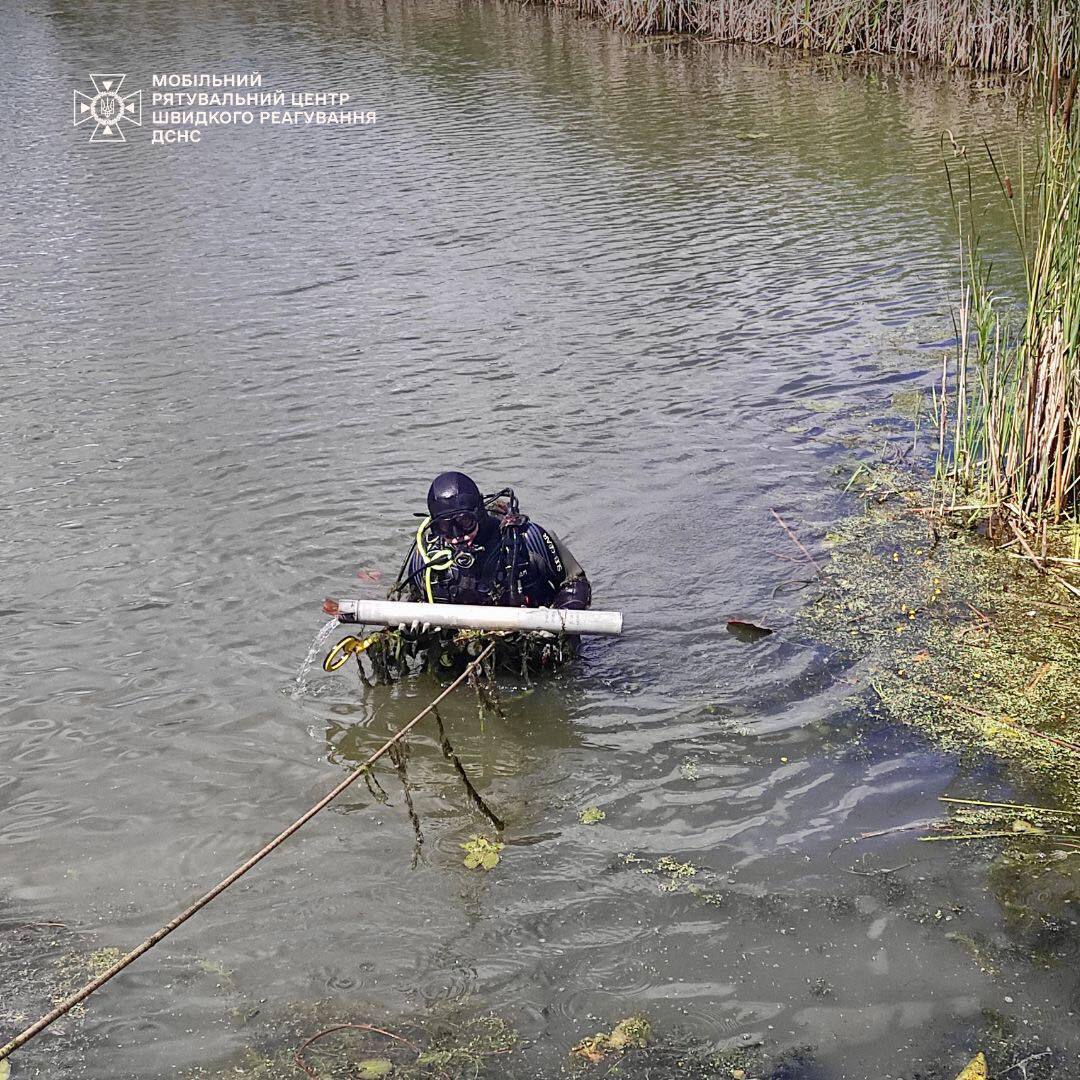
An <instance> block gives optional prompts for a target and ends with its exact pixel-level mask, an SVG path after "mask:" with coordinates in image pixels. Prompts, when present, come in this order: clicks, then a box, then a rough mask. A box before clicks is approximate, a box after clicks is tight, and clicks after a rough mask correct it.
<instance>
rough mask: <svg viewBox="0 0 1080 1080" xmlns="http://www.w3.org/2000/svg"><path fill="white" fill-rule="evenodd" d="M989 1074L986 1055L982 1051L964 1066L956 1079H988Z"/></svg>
mask: <svg viewBox="0 0 1080 1080" xmlns="http://www.w3.org/2000/svg"><path fill="white" fill-rule="evenodd" d="M987 1075H988V1074H987V1071H986V1055H985V1054H983V1053H982V1052H980V1053H978V1054H976V1055H975V1056H974V1057H973V1058H972V1059H971V1060H970V1061H969V1062H968V1063H967V1065H965V1066H964V1068H963V1069H962V1070H961V1072H960V1075H959V1076H957V1078H956V1080H986V1078H987Z"/></svg>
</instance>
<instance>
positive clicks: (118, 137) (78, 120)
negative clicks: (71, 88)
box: [72, 75, 142, 143]
mask: <svg viewBox="0 0 1080 1080" xmlns="http://www.w3.org/2000/svg"><path fill="white" fill-rule="evenodd" d="M126 78H127V76H126V75H91V76H90V81H91V82H92V83H93V84H94V94H93V96H90V95H88V94H83V93H81V92H80V91H78V90H76V91H75V92H74V97H73V99H72V105H73V116H72V119H73V122H74V125H75V127H80V126H81V125H83V124H85V123H88V122H90V121H92V122H93V124H94V130H93V131H92V132H91V133H90V141H91V142H92V143H97V142H111V143H122V142H127V139H125V138H124V131H123V127H122V125H123V124H125V123H130V124H134V125H135V126H136V127H142V91H141V90H135V91H133V92H132V93H130V94H121V93H120V87H121V86H122V85H123V83H124V79H126Z"/></svg>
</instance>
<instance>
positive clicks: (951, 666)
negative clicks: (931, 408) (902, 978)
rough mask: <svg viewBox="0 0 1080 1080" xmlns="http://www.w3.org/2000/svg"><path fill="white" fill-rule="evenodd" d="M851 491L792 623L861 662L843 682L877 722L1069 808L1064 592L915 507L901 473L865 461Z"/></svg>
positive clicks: (1079, 695) (1076, 778) (1076, 799)
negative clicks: (863, 693) (912, 733)
mask: <svg viewBox="0 0 1080 1080" xmlns="http://www.w3.org/2000/svg"><path fill="white" fill-rule="evenodd" d="M855 490H858V491H860V492H861V494H862V495H863V498H864V501H865V510H864V512H863V513H862V514H858V515H856V516H854V517H852V518H850V519H848V520H847V521H845V522H844V523H842V524H841V525H840V526H839V527H838V528H837V529H836V530H834V532H833V534H832V535H831V538H830V541H829V543H830V547H831V559H830V562H829V566H828V571H827V574H826V576H825V578H824V579H823V581H822V593H821V596H820V597H819V598H818V599H817V600H816V601H815V602H814V603H812V604H810V605H808V606H807V607H806V608H805V609H804V610H803V611H802V612H801V613H800V618H801V619H802V620H803V622H804V625H806V626H807V628H808V629H809V630H810V631H811V632H812V633H813V635H814V636H815V637H816V638H818V639H819V640H821V641H823V642H824V643H826V644H830V645H833V646H834V647H836V648H837V649H838V650H839V651H840V652H841V653H842V654H845V655H848V656H850V657H852V658H853V659H857V660H859V661H861V665H860V668H859V670H858V671H857V672H856V673H855V674H854V675H853V681H854V682H855V684H856V685H857V686H859V685H861V686H862V687H865V688H866V689H867V690H868V691H869V692H871V693H872V694H873V697H874V699H875V700H876V702H877V704H878V706H879V707H880V708H881V709H882V710H883V711H884V712H885V713H886V714H887V715H888V716H889V717H890V718H892V719H894V720H898V721H902V722H904V723H907V724H910V725H912V726H913V727H916V728H918V729H920V730H921V731H923V732H925V733H926V734H927V735H929V736H930V737H931V738H933V739H934V740H935V741H936V742H937V743H938V744H939V745H941V746H943V747H944V748H946V749H948V750H952V751H955V752H958V753H960V754H965V755H972V754H992V755H994V756H996V757H997V758H999V759H1001V760H1003V761H1005V762H1007V763H1009V764H1010V765H1012V766H1013V767H1015V768H1016V769H1017V770H1018V771H1019V772H1020V773H1022V774H1023V776H1024V777H1025V779H1026V780H1027V781H1029V782H1031V783H1033V784H1034V785H1036V786H1037V787H1038V788H1039V789H1041V790H1043V791H1045V793H1046V799H1045V804H1046V805H1047V806H1048V807H1056V808H1060V809H1070V808H1074V807H1076V806H1077V805H1080V752H1078V751H1077V749H1076V747H1077V746H1080V718H1078V717H1077V716H1076V714H1075V703H1076V701H1077V700H1080V626H1078V625H1077V623H1076V621H1075V618H1074V615H1073V610H1072V608H1071V606H1070V602H1069V597H1068V596H1067V595H1065V594H1063V593H1062V592H1061V591H1060V589H1059V587H1058V586H1057V585H1056V584H1055V583H1054V582H1053V581H1052V580H1049V579H1047V578H1045V577H1041V576H1040V575H1038V574H1037V573H1036V572H1035V570H1034V568H1033V567H1032V566H1031V565H1030V563H1029V562H1027V561H1025V560H1022V559H1014V558H1013V557H1012V553H1011V552H1009V551H1003V550H1001V549H1000V548H996V547H994V546H993V545H991V544H989V543H986V542H984V541H980V540H979V539H978V538H977V537H974V536H973V535H972V534H971V533H970V532H969V531H968V530H966V529H964V528H961V527H955V528H950V527H948V526H947V525H942V524H940V523H939V522H936V521H935V520H934V519H933V518H932V517H929V516H927V515H925V514H923V513H919V512H917V510H918V509H919V508H921V507H923V506H925V505H926V499H927V497H928V492H927V491H926V490H925V489H923V488H919V487H918V486H917V484H916V482H915V480H914V479H913V478H912V477H911V476H910V475H908V474H905V473H902V472H900V471H899V470H897V469H893V468H888V467H884V466H882V467H879V468H877V469H873V470H865V471H864V472H863V474H862V475H861V476H860V478H859V479H858V481H857V484H856V485H855ZM1058 831H1060V830H1058ZM1017 835H1018V836H1019V835H1020V834H1017ZM1017 842H1024V843H1028V844H1030V843H1032V842H1033V841H1032V840H1031V839H1027V838H1024V839H1023V840H1022V841H1017ZM1034 842H1040V838H1038V837H1036V838H1035V839H1034Z"/></svg>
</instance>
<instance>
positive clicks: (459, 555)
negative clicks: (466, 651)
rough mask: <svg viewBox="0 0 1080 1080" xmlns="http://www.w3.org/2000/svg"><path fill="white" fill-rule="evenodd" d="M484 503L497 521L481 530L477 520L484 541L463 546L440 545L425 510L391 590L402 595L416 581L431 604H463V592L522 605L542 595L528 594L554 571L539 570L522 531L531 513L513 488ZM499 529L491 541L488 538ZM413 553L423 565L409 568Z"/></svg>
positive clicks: (475, 599) (492, 601) (475, 598)
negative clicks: (521, 508)
mask: <svg viewBox="0 0 1080 1080" xmlns="http://www.w3.org/2000/svg"><path fill="white" fill-rule="evenodd" d="M502 500H506V501H505V502H504V501H502ZM482 505H483V513H484V514H485V515H487V516H488V517H490V518H494V519H495V520H494V521H492V522H490V524H489V528H488V529H487V530H482V529H480V528H479V524H480V523H479V522H478V531H477V536H476V537H475V539H477V540H479V541H481V542H480V543H475V544H474V543H473V542H471V541H470V542H469V543H468V544H463V545H461V546H453V545H450V544H447V545H446V546H443V547H439V546H436V543H437V541H438V539H439V534H438V531H437V529H436V528H435V527H434V526H435V520H436V519H434V518H432V517H431V516H430V515H426V516H425V517H424V518H423V520H422V521H421V522H420V524H419V525H418V526H417V529H416V536H415V538H414V540H413V544H412V546H411V547H410V549H409V553H408V554H407V555H406V556H405V562H404V563H403V564H402V567H401V570H400V571H399V573H398V577H397V581H396V583H395V584H394V587H393V588H392V589H391V590H390V595H391V596H392V597H393V596H400V595H401V594H402V593H403V592H405V591H406V590H411V589H412V588H413V586H414V584H415V585H416V586H417V587H418V588H419V591H420V592H421V594H422V596H423V599H424V600H426V601H427V603H429V604H437V603H460V602H463V601H462V600H460V599H459V597H461V596H464V597H465V601H464V602H473V603H487V604H503V603H505V604H507V605H508V606H513V607H516V606H519V605H520V604H521V602H522V600H523V599H524V601H525V603H526V604H528V603H530V601H532V602H533V603H535V602H536V601H537V600H538V599H539V597H536V596H530V592H535V590H536V589H537V588H538V587H539V588H542V587H543V585H544V581H543V580H542V579H543V578H545V577H550V575H547V574H538V573H537V572H536V571H537V570H538V568H537V567H535V566H534V559H533V556H532V555H531V553H530V552H529V549H528V546H527V545H526V543H525V539H524V535H523V534H524V532H525V530H526V529H527V527H528V525H529V518H528V517H527V516H526V515H525V514H522V513H521V511H520V508H519V504H518V500H517V496H516V495H515V494H514V490H513V488H503V489H502V491H498V492H496V493H495V494H494V495H487V496H484V498H483V504H482ZM496 529H497V534H496V535H495V537H494V541H493V542H492V540H491V539H489V537H490V536H491V534H492V533H493V532H494V531H495V530H496ZM485 532H486V533H487V534H488V535H487V536H485V535H484V533H485ZM485 541H486V542H485ZM414 553H415V554H416V555H418V556H419V559H420V565H419V566H417V567H416V568H415V569H413V570H412V572H411V573H410V572H409V567H410V565H411V564H412V562H413V555H414ZM435 575H439V578H438V579H436V578H435ZM549 587H551V588H556V587H557V583H556V582H550V583H549ZM440 594H441V595H440Z"/></svg>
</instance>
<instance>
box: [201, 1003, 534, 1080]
mask: <svg viewBox="0 0 1080 1080" xmlns="http://www.w3.org/2000/svg"><path fill="white" fill-rule="evenodd" d="M519 1042H520V1041H519V1039H518V1035H517V1033H516V1032H515V1031H514V1029H513V1028H512V1027H510V1025H509V1024H507V1023H506V1022H505V1021H504V1020H502V1019H500V1018H499V1017H497V1016H494V1015H490V1014H484V1015H465V1014H463V1013H462V1012H461V1011H460V1010H458V1009H455V1008H451V1009H442V1010H438V1011H428V1012H424V1013H410V1014H406V1015H401V1016H393V1017H390V1016H387V1015H385V1014H383V1013H382V1012H381V1010H379V1009H377V1008H372V1009H368V1010H361V1009H360V1008H357V1007H350V1008H343V1007H342V1006H341V1004H340V1003H337V1004H332V1003H329V1002H312V1003H306V1004H294V1005H290V1006H288V1007H287V1008H285V1009H284V1010H283V1013H282V1015H280V1016H278V1017H274V1018H268V1019H267V1020H266V1022H265V1023H264V1024H263V1026H262V1030H261V1031H260V1032H259V1033H258V1035H257V1036H256V1038H255V1040H254V1041H253V1043H252V1045H250V1046H248V1047H247V1048H246V1049H245V1050H243V1051H241V1052H240V1054H238V1055H234V1056H232V1057H230V1058H229V1059H227V1060H226V1061H223V1062H221V1063H220V1064H218V1065H213V1066H208V1067H203V1068H198V1069H196V1070H194V1071H192V1072H190V1073H188V1074H186V1075H187V1078H188V1080H196V1078H201V1080H210V1078H213V1080H226V1078H230V1080H280V1078H282V1077H288V1076H300V1075H302V1072H301V1067H300V1066H299V1064H298V1063H299V1062H303V1068H304V1069H305V1070H306V1071H307V1073H308V1075H311V1076H317V1077H319V1078H320V1080H331V1078H338V1077H340V1078H346V1077H348V1078H349V1080H357V1078H360V1077H362V1078H369V1080H374V1078H379V1077H384V1076H386V1077H393V1078H394V1080H420V1078H430V1080H459V1078H460V1080H466V1078H468V1080H479V1078H484V1077H488V1078H491V1080H494V1078H496V1077H506V1076H512V1075H513V1076H522V1077H523V1076H524V1075H525V1073H524V1072H523V1071H518V1065H517V1060H518V1059H517V1052H518V1050H519Z"/></svg>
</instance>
